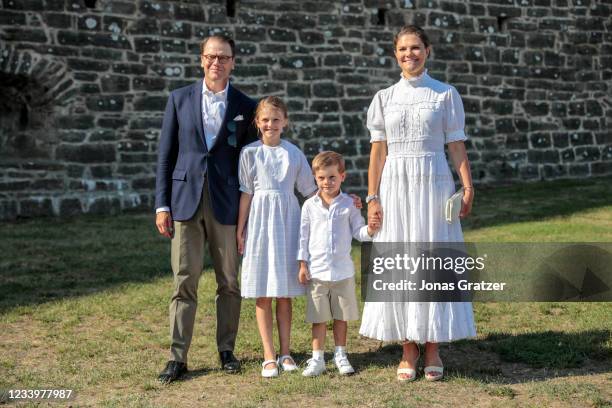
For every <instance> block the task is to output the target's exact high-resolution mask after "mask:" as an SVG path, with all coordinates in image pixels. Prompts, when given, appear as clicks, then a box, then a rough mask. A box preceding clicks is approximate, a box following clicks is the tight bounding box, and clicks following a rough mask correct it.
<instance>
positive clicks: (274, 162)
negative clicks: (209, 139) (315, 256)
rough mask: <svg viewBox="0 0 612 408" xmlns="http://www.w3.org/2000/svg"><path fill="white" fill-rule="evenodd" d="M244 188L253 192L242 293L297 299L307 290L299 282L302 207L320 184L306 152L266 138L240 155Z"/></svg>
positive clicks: (245, 190)
mask: <svg viewBox="0 0 612 408" xmlns="http://www.w3.org/2000/svg"><path fill="white" fill-rule="evenodd" d="M239 180H240V190H241V191H242V192H245V193H248V194H252V195H253V199H252V201H251V209H250V212H249V220H248V226H247V238H246V242H245V252H244V257H243V259H242V272H241V273H242V275H241V276H242V278H241V293H242V296H243V297H246V298H257V297H294V296H299V295H303V294H304V286H302V285H301V284H300V283H299V282H298V270H299V269H298V261H297V254H298V240H299V231H300V205H299V203H298V200H297V197H296V196H295V193H294V191H295V190H294V189H295V188H297V190H298V191H299V192H300V194H302V195H303V196H305V197H306V196H308V195H310V194H312V193H313V192H315V191H316V189H317V186H316V185H315V182H314V177H313V176H312V171H311V169H310V166H309V165H308V161H307V160H306V157H305V156H304V153H302V151H301V150H300V149H299V148H298V147H297V146H295V145H293V144H292V143H290V142H288V141H286V140H281V142H280V144H279V145H277V146H266V145H265V144H263V143H262V142H261V141H257V142H253V143H251V144H249V145H247V146H245V147H244V148H243V150H242V152H241V153H240V169H239Z"/></svg>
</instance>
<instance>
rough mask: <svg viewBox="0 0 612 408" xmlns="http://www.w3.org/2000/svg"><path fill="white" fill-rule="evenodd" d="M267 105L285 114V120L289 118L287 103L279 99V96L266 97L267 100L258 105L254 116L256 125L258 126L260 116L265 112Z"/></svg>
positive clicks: (264, 99)
mask: <svg viewBox="0 0 612 408" xmlns="http://www.w3.org/2000/svg"><path fill="white" fill-rule="evenodd" d="M266 105H267V106H271V107H273V108H276V109H278V110H280V111H281V112H283V115H284V116H285V119H287V117H288V116H289V114H288V110H287V105H285V102H283V100H282V99H281V98H279V97H278V96H266V97H265V98H263V99H262V100H260V101H259V103H258V104H257V108H256V109H255V115H254V116H253V121H254V122H255V125H257V118H258V117H259V115H261V112H262V111H263V110H264V108H265V107H266Z"/></svg>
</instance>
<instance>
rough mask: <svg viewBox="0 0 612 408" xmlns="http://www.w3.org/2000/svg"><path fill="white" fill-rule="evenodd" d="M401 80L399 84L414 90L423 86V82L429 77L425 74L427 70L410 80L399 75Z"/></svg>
mask: <svg viewBox="0 0 612 408" xmlns="http://www.w3.org/2000/svg"><path fill="white" fill-rule="evenodd" d="M400 76H401V78H402V79H400V82H402V83H403V84H404V85H406V86H409V87H411V88H416V87H418V86H420V85H422V84H423V81H425V80H426V79H427V78H429V75H428V74H427V68H426V69H424V70H423V72H422V73H421V75H419V76H416V77H412V78H405V77H404V74H403V73H402V74H400Z"/></svg>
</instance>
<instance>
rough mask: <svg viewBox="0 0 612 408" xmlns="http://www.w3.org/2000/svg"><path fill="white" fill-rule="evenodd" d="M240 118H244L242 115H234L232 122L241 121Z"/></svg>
mask: <svg viewBox="0 0 612 408" xmlns="http://www.w3.org/2000/svg"><path fill="white" fill-rule="evenodd" d="M241 120H244V118H243V117H242V115H238V116H236V117H235V118H234V122H238V121H241Z"/></svg>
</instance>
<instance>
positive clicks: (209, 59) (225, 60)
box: [202, 54, 234, 64]
mask: <svg viewBox="0 0 612 408" xmlns="http://www.w3.org/2000/svg"><path fill="white" fill-rule="evenodd" d="M202 56H203V57H204V58H206V61H207V62H215V60H216V59H217V58H218V59H219V62H220V63H221V64H227V63H228V62H229V61H230V60H231V59H232V58H234V57H231V56H229V55H212V54H206V55H202Z"/></svg>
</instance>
